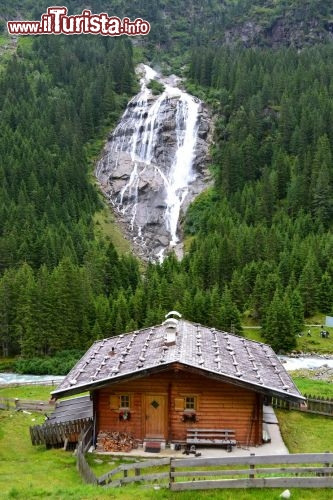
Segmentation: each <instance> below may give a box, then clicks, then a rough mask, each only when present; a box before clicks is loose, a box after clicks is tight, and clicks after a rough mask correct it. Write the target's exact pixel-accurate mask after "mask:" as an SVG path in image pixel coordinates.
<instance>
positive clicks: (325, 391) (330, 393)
mask: <svg viewBox="0 0 333 500" xmlns="http://www.w3.org/2000/svg"><path fill="white" fill-rule="evenodd" d="M319 371H320V370H313V372H314V373H312V375H314V374H315V373H316V372H319ZM311 372H312V370H311ZM307 373H308V370H306V371H305V370H296V371H295V372H293V373H292V374H291V375H292V379H293V381H294V382H295V384H296V386H297V387H298V389H299V390H300V391H301V393H302V394H306V395H307V396H310V395H311V396H314V397H321V398H327V399H328V398H329V399H333V383H332V382H325V381H324V380H311V379H309V378H307V376H306V375H307ZM332 379H333V377H332Z"/></svg>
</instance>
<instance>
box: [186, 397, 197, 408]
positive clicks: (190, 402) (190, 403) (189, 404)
mask: <svg viewBox="0 0 333 500" xmlns="http://www.w3.org/2000/svg"><path fill="white" fill-rule="evenodd" d="M185 409H186V410H195V409H196V401H195V397H194V396H186V398H185Z"/></svg>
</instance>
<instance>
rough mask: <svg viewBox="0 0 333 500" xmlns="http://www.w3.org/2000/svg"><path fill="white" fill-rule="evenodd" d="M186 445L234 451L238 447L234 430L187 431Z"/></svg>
mask: <svg viewBox="0 0 333 500" xmlns="http://www.w3.org/2000/svg"><path fill="white" fill-rule="evenodd" d="M186 443H187V444H188V445H191V444H195V445H196V444H199V445H211V446H212V445H214V446H222V447H226V448H227V450H228V451H232V447H233V446H236V444H237V441H236V435H235V431H234V430H232V429H193V428H191V429H187V434H186Z"/></svg>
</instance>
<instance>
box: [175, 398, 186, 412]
mask: <svg viewBox="0 0 333 500" xmlns="http://www.w3.org/2000/svg"><path fill="white" fill-rule="evenodd" d="M183 410H184V398H175V411H183Z"/></svg>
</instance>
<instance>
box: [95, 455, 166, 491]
mask: <svg viewBox="0 0 333 500" xmlns="http://www.w3.org/2000/svg"><path fill="white" fill-rule="evenodd" d="M170 460H171V459H170V458H156V459H153V460H143V461H141V462H136V463H133V464H121V465H119V467H116V469H113V470H112V471H110V472H107V473H106V474H104V475H103V476H101V477H99V478H98V484H99V485H101V486H104V487H112V488H114V487H115V486H122V485H124V484H129V483H135V482H138V481H144V482H146V481H161V480H162V481H164V482H165V484H164V486H166V487H168V486H169V480H170V470H171V469H170ZM166 465H167V466H168V467H167V470H165V471H161V470H160V468H161V467H162V466H166ZM145 469H149V471H146V472H143V471H145ZM151 469H155V471H151ZM166 480H167V481H166Z"/></svg>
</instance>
